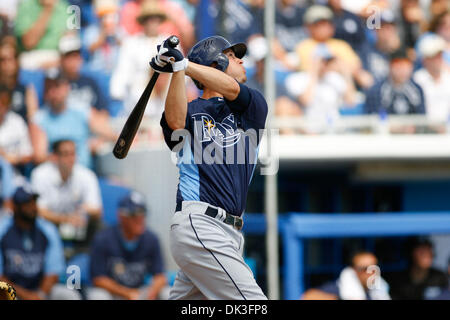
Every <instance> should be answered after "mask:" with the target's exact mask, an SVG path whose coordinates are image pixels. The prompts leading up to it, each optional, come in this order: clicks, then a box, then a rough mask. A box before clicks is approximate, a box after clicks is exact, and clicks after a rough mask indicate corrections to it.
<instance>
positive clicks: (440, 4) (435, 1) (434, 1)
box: [430, 0, 450, 21]
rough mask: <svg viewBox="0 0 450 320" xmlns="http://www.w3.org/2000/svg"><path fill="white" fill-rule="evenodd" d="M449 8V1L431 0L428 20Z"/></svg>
mask: <svg viewBox="0 0 450 320" xmlns="http://www.w3.org/2000/svg"><path fill="white" fill-rule="evenodd" d="M449 9H450V3H449V2H448V0H431V3H430V21H432V20H433V19H434V18H435V17H437V16H439V15H440V14H443V13H445V12H446V11H447V10H449Z"/></svg>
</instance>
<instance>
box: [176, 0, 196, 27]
mask: <svg viewBox="0 0 450 320" xmlns="http://www.w3.org/2000/svg"><path fill="white" fill-rule="evenodd" d="M200 1H201V0H171V2H174V3H176V4H178V5H179V6H180V7H182V8H183V11H184V12H185V13H186V16H187V17H188V19H189V21H191V22H194V20H195V14H196V11H197V6H198V5H199V4H200Z"/></svg>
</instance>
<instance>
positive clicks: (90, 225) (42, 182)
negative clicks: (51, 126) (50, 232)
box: [31, 140, 102, 259]
mask: <svg viewBox="0 0 450 320" xmlns="http://www.w3.org/2000/svg"><path fill="white" fill-rule="evenodd" d="M75 150H76V148H75V143H74V142H73V141H71V140H59V141H57V142H55V143H54V144H53V155H52V158H51V160H50V161H48V162H45V163H43V164H41V165H39V166H38V167H36V168H35V169H34V170H33V171H32V173H31V183H32V186H33V188H34V190H36V192H37V193H38V194H39V200H38V208H39V214H40V215H41V216H42V217H44V218H45V219H47V220H49V221H51V222H53V223H55V224H56V225H57V226H58V227H59V231H60V234H61V237H62V239H63V240H65V254H66V258H68V259H69V258H70V257H72V256H73V255H75V254H77V253H82V252H87V249H88V245H89V242H90V240H91V239H92V237H93V236H94V234H95V232H96V230H97V229H98V228H99V226H100V223H101V215H102V203H101V195H100V187H99V183H98V179H97V177H96V175H95V173H94V172H92V171H91V170H90V169H88V168H85V167H83V166H82V165H80V164H77V163H76V152H75Z"/></svg>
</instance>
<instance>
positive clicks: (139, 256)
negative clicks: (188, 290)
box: [88, 191, 167, 300]
mask: <svg viewBox="0 0 450 320" xmlns="http://www.w3.org/2000/svg"><path fill="white" fill-rule="evenodd" d="M144 201H145V200H144V197H143V196H142V195H141V194H139V193H137V192H134V191H133V192H131V193H130V194H129V195H127V196H125V197H124V198H122V199H121V200H120V202H119V207H118V218H119V223H118V225H116V226H111V227H109V228H108V229H105V230H103V231H101V232H100V233H99V234H98V235H97V236H96V237H95V239H94V242H93V243H92V246H91V259H90V264H91V267H90V274H91V278H92V282H93V284H94V286H95V287H94V288H92V289H91V290H89V291H88V299H90V300H110V299H126V300H137V299H141V300H142V299H144V300H145V299H149V300H154V299H158V298H159V299H167V292H166V291H167V287H166V283H167V279H166V276H165V274H164V264H163V259H162V255H161V249H160V245H159V240H158V238H157V237H156V235H155V234H153V232H151V231H149V230H147V229H146V223H145V216H146V213H147V210H146V206H145V202H144ZM148 275H152V281H151V283H150V284H146V278H147V276H148Z"/></svg>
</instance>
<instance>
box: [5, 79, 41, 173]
mask: <svg viewBox="0 0 450 320" xmlns="http://www.w3.org/2000/svg"><path fill="white" fill-rule="evenodd" d="M11 101H12V92H11V91H10V90H9V89H8V88H6V87H5V86H3V85H0V156H2V157H3V158H4V159H6V160H7V161H8V162H9V163H11V164H12V165H13V166H15V167H16V168H17V169H19V168H20V166H22V165H25V164H27V163H29V162H30V161H31V160H32V156H33V148H32V146H31V142H30V136H29V132H28V127H27V125H26V123H25V121H24V120H23V119H22V117H20V116H19V115H18V114H16V113H15V112H13V111H11Z"/></svg>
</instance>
